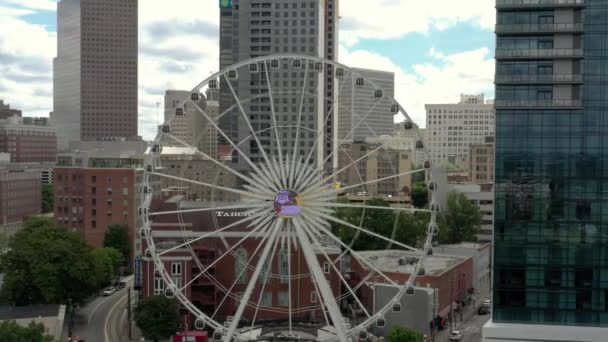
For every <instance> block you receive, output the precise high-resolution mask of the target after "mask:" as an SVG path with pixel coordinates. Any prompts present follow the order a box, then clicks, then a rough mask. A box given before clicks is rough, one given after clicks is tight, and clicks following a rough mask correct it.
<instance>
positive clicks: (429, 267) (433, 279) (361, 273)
mask: <svg viewBox="0 0 608 342" xmlns="http://www.w3.org/2000/svg"><path fill="white" fill-rule="evenodd" d="M359 255H360V256H362V257H363V258H365V260H366V261H367V262H369V263H370V264H372V265H373V266H374V267H375V268H377V269H378V270H380V271H381V272H382V273H384V274H385V275H386V276H387V277H388V278H390V279H391V280H393V281H394V282H396V283H398V284H404V283H405V282H406V281H407V280H408V279H409V277H410V274H412V272H414V267H415V264H416V263H417V262H418V261H417V256H418V255H419V254H418V253H413V252H409V251H401V250H383V251H369V252H360V253H359ZM423 268H424V273H421V274H419V275H418V276H417V277H416V279H415V283H414V285H415V286H416V287H423V288H432V289H435V291H436V293H437V296H436V315H437V316H440V317H447V316H448V314H449V313H450V310H451V309H452V308H458V306H459V304H458V303H457V302H460V301H465V300H466V299H467V298H468V297H469V296H470V291H471V289H472V288H473V280H474V275H473V274H474V272H473V259H472V258H471V257H459V256H452V255H439V254H435V255H430V256H427V257H426V258H425V260H424V264H423ZM350 273H351V275H350V278H351V282H352V285H353V286H355V285H357V284H359V283H360V282H361V279H363V278H364V277H366V276H367V275H368V274H369V273H370V269H369V267H368V266H367V265H364V264H361V263H360V262H359V261H358V260H357V259H355V258H352V264H351V272H350ZM373 283H380V284H386V283H387V281H386V280H385V279H384V278H383V277H381V276H380V275H378V274H376V275H374V276H372V277H371V279H370V280H369V282H368V283H367V284H366V285H365V286H363V287H361V292H360V297H361V298H360V299H361V302H362V303H363V305H365V306H366V308H367V309H368V310H369V311H370V312H371V311H374V298H375V294H374V287H373V286H369V284H373ZM406 305H407V304H406ZM452 305H453V306H452ZM405 323H406V322H404V324H405ZM429 323H430V322H429Z"/></svg>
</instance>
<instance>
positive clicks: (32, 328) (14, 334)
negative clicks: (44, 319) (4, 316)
mask: <svg viewBox="0 0 608 342" xmlns="http://www.w3.org/2000/svg"><path fill="white" fill-rule="evenodd" d="M0 341H27V342H53V337H51V336H49V335H47V334H45V333H44V325H42V323H34V322H31V323H30V324H29V325H28V326H27V327H23V326H21V325H19V324H17V322H15V321H4V322H0Z"/></svg>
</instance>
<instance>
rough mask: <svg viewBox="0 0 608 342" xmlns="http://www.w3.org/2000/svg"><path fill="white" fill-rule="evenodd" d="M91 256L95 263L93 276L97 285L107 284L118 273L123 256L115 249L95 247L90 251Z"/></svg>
mask: <svg viewBox="0 0 608 342" xmlns="http://www.w3.org/2000/svg"><path fill="white" fill-rule="evenodd" d="M91 256H92V258H93V264H94V265H95V270H94V277H95V279H96V283H97V284H98V286H99V287H101V286H105V285H107V284H108V283H109V282H110V281H111V280H112V279H114V277H116V276H117V275H118V274H119V272H120V268H121V267H122V265H123V261H122V259H123V258H122V255H121V254H120V252H119V251H117V250H116V249H114V248H111V247H105V248H97V249H95V250H93V251H92V252H91Z"/></svg>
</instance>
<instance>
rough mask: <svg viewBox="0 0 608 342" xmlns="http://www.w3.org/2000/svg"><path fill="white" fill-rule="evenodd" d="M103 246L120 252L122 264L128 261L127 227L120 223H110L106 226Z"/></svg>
mask: <svg viewBox="0 0 608 342" xmlns="http://www.w3.org/2000/svg"><path fill="white" fill-rule="evenodd" d="M103 246H104V247H111V248H114V249H116V250H117V251H119V252H120V254H121V255H122V257H123V262H124V263H123V265H126V264H127V263H128V259H129V251H130V250H131V249H130V248H129V233H128V228H127V226H125V225H122V224H111V225H109V226H108V230H107V231H106V235H105V237H104V239H103Z"/></svg>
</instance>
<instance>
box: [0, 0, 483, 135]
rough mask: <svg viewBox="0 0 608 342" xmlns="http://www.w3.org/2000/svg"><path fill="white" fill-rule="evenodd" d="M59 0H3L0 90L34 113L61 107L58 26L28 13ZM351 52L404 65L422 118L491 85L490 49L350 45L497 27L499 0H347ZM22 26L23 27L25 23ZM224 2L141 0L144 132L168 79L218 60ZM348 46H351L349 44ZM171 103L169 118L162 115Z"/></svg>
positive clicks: (180, 85) (193, 74)
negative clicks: (384, 49) (55, 67)
mask: <svg viewBox="0 0 608 342" xmlns="http://www.w3.org/2000/svg"><path fill="white" fill-rule="evenodd" d="M56 2H57V0H0V4H3V5H0V6H5V7H2V8H0V18H1V19H0V75H2V76H0V99H4V100H6V101H7V102H9V103H11V105H12V106H13V107H16V108H20V109H23V110H24V112H25V114H26V115H47V114H48V112H49V111H50V110H52V96H51V95H49V94H52V60H53V58H54V57H55V55H56V34H55V33H54V32H48V31H47V30H46V28H45V27H44V26H42V25H34V24H31V23H27V22H26V21H24V20H23V19H22V16H23V15H27V14H31V13H33V11H36V10H44V11H46V10H54V9H55V8H56ZM340 15H341V16H342V18H343V19H341V32H340V42H341V44H343V46H342V48H341V49H342V53H341V57H342V58H341V60H342V61H343V62H345V63H346V64H349V65H355V66H357V65H358V66H362V67H365V66H370V65H374V67H377V68H381V69H386V70H392V71H395V73H396V79H397V98H398V99H399V100H401V102H402V104H404V105H405V106H406V107H407V108H409V112H410V113H411V114H413V116H415V117H416V118H417V119H418V120H417V121H421V119H422V118H423V114H424V111H423V104H424V103H425V102H443V101H448V102H451V101H455V100H456V99H457V97H458V94H459V93H461V92H480V91H484V90H488V89H487V88H488V87H491V84H492V82H491V73H492V72H493V66H492V65H493V62H492V60H491V58H490V57H491V56H490V54H489V52H488V51H487V50H484V49H480V50H474V51H469V52H467V53H463V54H456V55H444V54H442V53H441V52H440V51H438V50H431V51H428V55H429V56H430V57H431V58H433V63H432V64H430V63H429V64H421V65H416V66H414V67H413V69H412V70H413V71H411V72H409V73H406V72H405V71H404V69H402V68H400V67H399V65H398V64H397V62H398V61H391V60H389V59H388V58H385V57H383V56H380V55H378V54H375V53H373V52H367V51H354V50H352V47H350V46H351V45H349V44H352V43H354V42H356V41H357V40H359V39H362V38H377V39H384V38H396V37H401V36H403V35H405V34H407V33H409V32H427V31H428V30H429V28H431V27H435V28H439V29H447V28H449V27H450V26H452V25H454V24H455V23H456V22H460V21H469V22H474V23H477V24H478V25H480V26H481V27H483V28H491V27H492V25H493V21H494V10H493V3H492V1H488V0H466V1H465V0H463V1H446V0H425V1H411V0H376V1H369V0H365V1H364V0H346V1H344V0H343V1H342V6H341V12H340ZM16 32H18V34H17V33H16ZM218 38H219V8H218V5H217V1H215V0H213V1H207V0H205V1H201V0H174V1H170V2H156V1H155V2H154V4H151V3H150V0H148V1H142V0H140V2H139V45H140V58H139V113H138V114H139V118H140V120H139V121H140V134H142V135H143V136H144V137H146V138H150V137H151V136H152V134H154V131H155V125H156V122H157V119H156V115H157V114H156V113H157V110H156V102H158V101H162V97H163V94H164V91H165V89H191V88H193V87H194V86H195V85H196V84H197V83H199V82H200V81H202V80H203V79H205V78H206V77H207V76H209V75H210V74H211V72H212V71H216V70H217V69H218V64H219V62H218V54H219V51H218ZM345 47H347V48H345ZM162 116H163V113H162V105H161V114H160V117H161V120H162Z"/></svg>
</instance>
